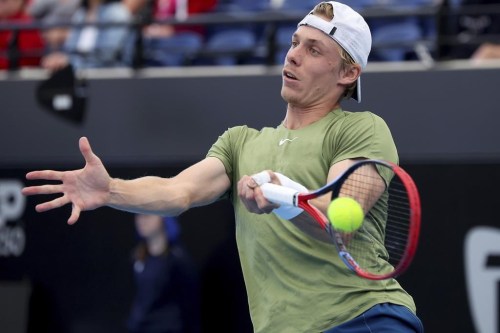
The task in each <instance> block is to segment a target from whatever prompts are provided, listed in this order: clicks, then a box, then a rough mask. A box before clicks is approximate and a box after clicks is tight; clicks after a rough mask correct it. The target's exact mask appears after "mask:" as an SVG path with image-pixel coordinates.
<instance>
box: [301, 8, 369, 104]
mask: <svg viewBox="0 0 500 333" xmlns="http://www.w3.org/2000/svg"><path fill="white" fill-rule="evenodd" d="M326 3H328V4H330V5H331V6H332V7H333V19H332V20H331V21H327V20H325V19H324V18H322V17H319V16H316V15H314V14H313V12H312V11H311V12H310V13H309V14H307V15H306V17H304V19H302V21H300V22H299V24H298V26H299V27H300V26H302V25H306V26H310V27H313V28H316V29H318V30H321V31H322V32H324V33H325V34H326V35H328V36H329V37H330V38H332V39H333V40H335V41H336V42H337V43H338V44H339V45H340V46H341V47H342V48H343V49H344V50H345V51H346V52H347V53H348V54H349V55H350V56H351V57H352V58H353V60H354V61H355V62H356V63H358V64H360V65H361V68H363V69H364V68H365V67H366V64H367V62H368V55H369V54H370V50H371V46H372V36H371V32H370V28H369V27H368V24H367V23H366V21H365V19H364V18H363V17H362V16H361V15H360V14H359V13H358V12H356V11H355V10H353V9H352V8H351V7H349V6H347V5H344V4H342V3H340V2H336V1H327V2H326ZM351 97H352V98H353V99H354V100H356V101H358V102H361V79H360V78H358V82H357V85H356V89H355V91H354V92H353V94H352V96H351Z"/></svg>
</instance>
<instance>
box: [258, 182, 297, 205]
mask: <svg viewBox="0 0 500 333" xmlns="http://www.w3.org/2000/svg"><path fill="white" fill-rule="evenodd" d="M260 189H261V190H262V194H264V197H266V199H267V200H269V201H271V202H272V203H275V204H278V205H286V206H295V196H296V195H297V194H298V193H299V192H298V191H297V190H294V189H293V188H289V187H285V186H281V185H276V184H273V183H264V184H262V185H260Z"/></svg>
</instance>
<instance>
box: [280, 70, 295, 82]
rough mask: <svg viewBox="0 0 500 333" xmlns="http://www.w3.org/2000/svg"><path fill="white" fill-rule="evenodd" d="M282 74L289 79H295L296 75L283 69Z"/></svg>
mask: <svg viewBox="0 0 500 333" xmlns="http://www.w3.org/2000/svg"><path fill="white" fill-rule="evenodd" d="M283 76H284V77H286V78H288V79H291V80H297V77H296V76H295V75H294V74H293V73H291V72H289V71H283Z"/></svg>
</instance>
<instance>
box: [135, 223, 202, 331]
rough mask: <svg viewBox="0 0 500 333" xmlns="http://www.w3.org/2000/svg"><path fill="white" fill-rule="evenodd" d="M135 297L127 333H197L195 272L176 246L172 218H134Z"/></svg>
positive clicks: (198, 302) (198, 325)
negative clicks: (137, 238) (138, 238)
mask: <svg viewBox="0 0 500 333" xmlns="http://www.w3.org/2000/svg"><path fill="white" fill-rule="evenodd" d="M135 226H136V230H137V233H138V235H139V237H140V242H139V244H138V245H137V247H136V249H135V251H134V276H135V282H136V294H135V298H134V301H133V304H132V309H131V312H130V316H129V319H128V322H127V324H128V325H127V326H128V329H129V331H130V332H131V333H199V332H200V330H201V320H200V304H201V302H200V287H199V278H198V272H197V270H196V269H195V266H194V264H193V263H192V261H191V259H190V257H189V256H188V255H187V254H186V252H185V251H184V249H183V248H182V246H181V244H180V239H179V233H180V229H179V225H178V223H177V220H176V219H175V218H170V217H169V218H162V217H161V216H157V215H143V214H137V215H136V216H135Z"/></svg>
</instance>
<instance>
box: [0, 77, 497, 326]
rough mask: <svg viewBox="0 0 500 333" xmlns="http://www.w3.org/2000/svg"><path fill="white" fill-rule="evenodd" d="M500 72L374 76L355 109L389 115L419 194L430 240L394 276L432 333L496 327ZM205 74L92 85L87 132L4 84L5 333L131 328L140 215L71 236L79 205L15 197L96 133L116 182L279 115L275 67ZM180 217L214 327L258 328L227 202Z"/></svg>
mask: <svg viewBox="0 0 500 333" xmlns="http://www.w3.org/2000/svg"><path fill="white" fill-rule="evenodd" d="M259 70H260V71H262V69H257V71H259ZM221 72H222V73H224V72H223V71H222V70H221ZM499 72H500V69H496V68H483V69H475V70H471V69H456V70H450V69H446V68H442V69H439V68H438V69H435V70H433V71H419V70H406V71H399V70H398V71H394V70H388V71H371V72H368V73H366V75H364V77H363V98H364V103H362V104H361V105H355V104H353V103H347V104H346V108H347V109H351V110H362V109H370V110H372V111H374V112H376V113H378V114H380V115H381V116H383V117H384V118H385V119H386V121H387V122H388V123H389V125H390V127H391V129H392V131H393V134H394V136H395V139H396V141H397V144H398V147H399V151H400V154H401V159H402V165H403V166H404V167H405V168H406V169H407V170H408V171H409V172H410V173H411V174H412V175H413V176H414V178H415V180H416V182H417V184H418V186H419V189H420V192H421V196H422V204H423V230H422V238H421V244H420V247H419V249H418V252H417V257H416V260H415V262H414V265H413V266H412V267H411V268H410V270H409V271H408V272H407V273H406V274H405V275H403V276H402V277H401V278H400V281H401V283H402V284H403V286H404V287H405V288H406V289H407V290H408V291H409V292H410V293H411V294H412V295H413V296H414V297H415V300H416V303H417V306H418V311H419V315H420V316H421V318H422V320H423V322H424V324H425V326H426V332H427V333H438V332H439V333H440V332H465V333H468V332H471V333H474V332H477V333H498V332H500V330H499V320H498V318H499V317H500V315H499V312H500V308H499V306H498V302H499V299H500V288H499V285H500V221H499V220H498V217H497V214H495V209H494V208H495V207H496V205H498V195H497V193H498V191H497V188H498V186H499V185H500V172H499V171H500V167H499V161H500V159H499V157H500V148H499V146H498V142H500V132H499V131H498V130H497V126H498V125H497V124H499V123H500V115H499V113H498V112H497V106H496V105H497V104H498V102H499V101H500V100H499V97H498V96H497V95H496V90H498V88H497V87H498V86H499V83H500V82H499V81H500V76H499V74H500V73H499ZM195 74H196V73H195ZM195 74H193V73H190V72H186V75H185V76H183V77H181V76H177V75H176V76H175V77H173V76H172V77H169V76H168V75H169V73H166V75H167V76H164V77H154V78H153V77H135V78H120V79H118V78H111V77H105V78H99V79H97V78H92V79H89V82H88V94H89V100H88V108H87V114H86V117H85V119H84V122H83V123H82V124H80V125H78V124H73V123H71V122H68V121H65V120H64V119H62V118H61V117H59V116H57V115H54V114H50V113H49V112H47V111H45V110H42V109H41V108H40V107H39V106H37V104H36V103H35V100H34V97H33V95H34V90H35V88H36V86H37V85H38V84H39V81H38V80H33V79H29V80H4V81H0V101H1V103H0V105H1V115H2V116H1V118H0V142H1V145H0V327H2V328H6V332H25V331H26V330H28V331H29V332H89V331H93V332H94V333H99V332H124V331H125V330H124V322H125V320H126V316H127V313H128V307H129V304H130V300H131V298H132V295H133V284H132V277H131V262H130V253H131V252H130V251H131V249H132V247H133V245H134V242H135V234H134V230H133V224H132V215H131V214H128V213H123V212H118V211H114V210H112V209H109V208H102V209H99V210H96V211H93V212H86V213H84V214H83V215H82V217H81V221H80V222H79V223H77V224H76V225H75V226H71V227H70V226H67V225H66V224H65V221H66V219H67V218H68V216H69V207H65V208H63V209H61V210H58V211H53V212H47V213H43V214H38V213H36V212H35V211H34V206H35V204H36V203H38V202H40V199H39V198H24V197H22V196H19V190H20V187H22V186H24V184H25V183H26V182H25V180H24V174H25V173H26V172H27V171H29V170H31V169H33V168H56V169H60V168H67V167H73V166H80V165H82V159H81V157H80V155H79V153H78V148H77V140H78V137H80V136H82V135H87V136H89V137H90V139H91V143H92V144H93V147H94V150H95V152H96V153H97V154H99V155H100V156H101V158H102V159H103V160H104V162H105V163H107V164H108V165H109V166H110V167H109V171H110V173H111V174H112V175H113V176H116V177H122V178H132V177H137V176H142V175H147V174H154V175H161V176H171V175H174V174H176V173H177V172H179V171H180V170H181V169H182V168H184V167H186V166H188V165H189V164H191V163H193V162H195V161H196V160H198V159H200V158H203V156H204V154H205V152H206V150H207V149H208V148H209V147H210V145H211V143H212V142H213V141H214V140H216V138H217V136H218V135H219V134H220V133H221V132H222V131H224V130H225V129H226V128H227V127H229V126H233V125H236V124H242V123H246V124H249V125H252V126H257V127H260V126H266V125H271V126H273V125H276V124H277V123H279V121H280V120H281V119H282V117H283V114H284V110H285V109H284V108H285V105H284V104H283V102H282V101H281V99H280V97H279V89H280V80H281V79H280V77H279V74H276V72H272V71H271V72H267V73H260V74H248V73H246V72H245V73H234V75H229V74H227V73H226V74H225V75H223V76H217V75H206V74H204V73H201V74H199V75H195ZM180 219H181V222H182V225H183V227H184V229H183V233H182V239H183V241H184V243H185V244H186V246H187V248H188V250H189V251H190V253H191V254H192V255H193V257H194V258H195V260H196V263H197V265H198V268H199V270H200V273H201V276H202V277H203V288H202V297H203V298H202V304H203V327H204V331H205V332H216V331H218V332H250V331H251V325H250V323H249V319H248V314H247V310H248V309H247V305H246V295H245V291H244V286H243V281H242V277H241V272H240V268H239V263H238V258H237V253H236V245H235V243H234V237H233V236H234V235H233V233H234V229H233V216H232V208H231V206H230V205H229V203H228V202H218V203H216V204H214V205H211V206H208V207H202V208H196V209H193V210H191V211H189V212H187V213H185V214H183V215H182V216H181V217H180ZM16 329H17V330H16ZM3 331H4V330H3V329H2V332H3Z"/></svg>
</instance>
